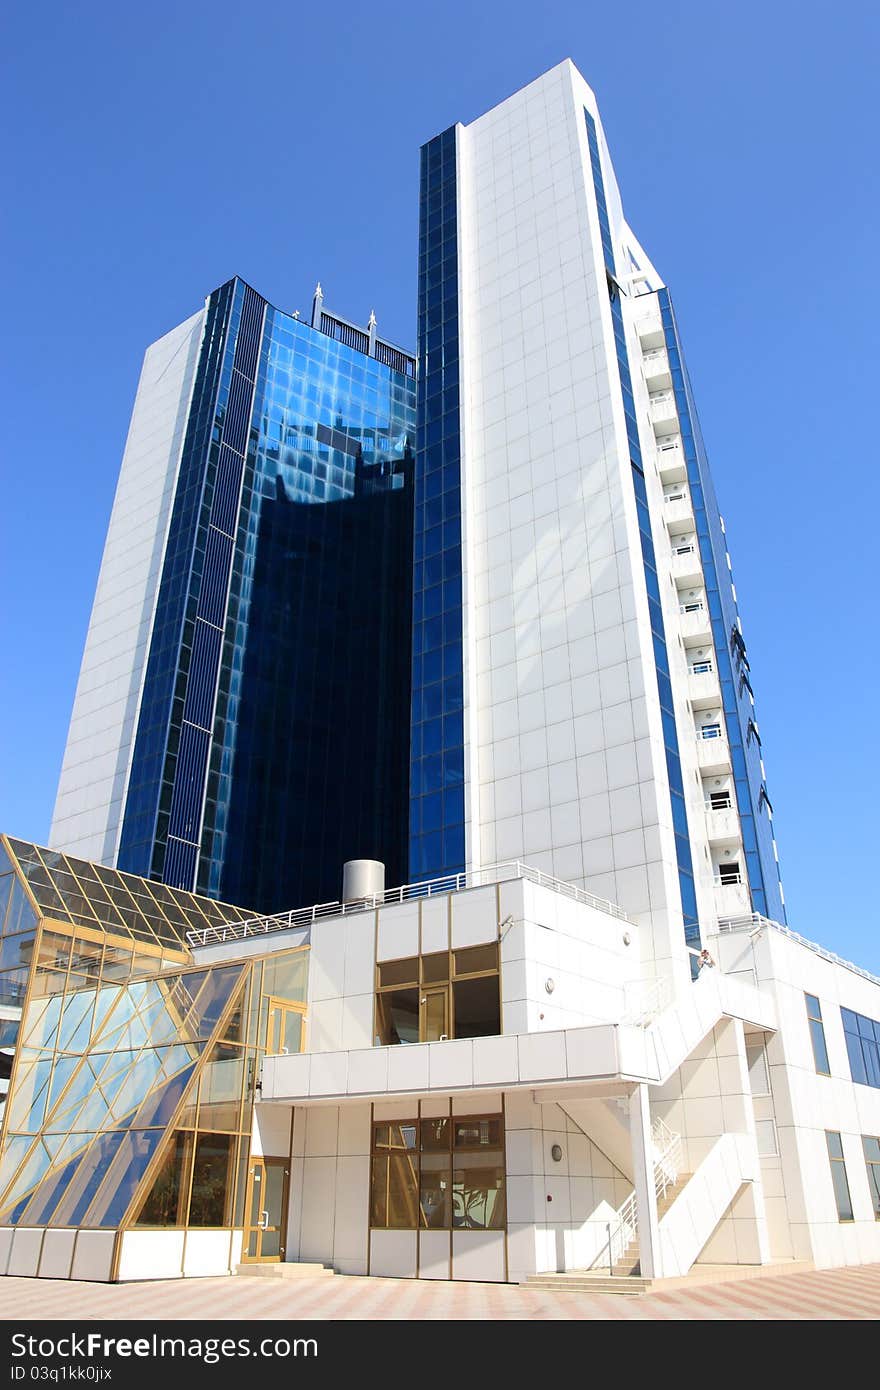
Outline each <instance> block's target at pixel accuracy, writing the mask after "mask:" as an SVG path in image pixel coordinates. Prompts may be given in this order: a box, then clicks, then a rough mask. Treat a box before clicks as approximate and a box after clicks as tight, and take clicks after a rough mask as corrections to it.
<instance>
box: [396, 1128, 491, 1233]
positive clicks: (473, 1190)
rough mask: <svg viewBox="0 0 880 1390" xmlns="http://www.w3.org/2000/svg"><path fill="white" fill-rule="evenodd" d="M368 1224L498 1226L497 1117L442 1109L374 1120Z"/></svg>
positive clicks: (475, 1228)
mask: <svg viewBox="0 0 880 1390" xmlns="http://www.w3.org/2000/svg"><path fill="white" fill-rule="evenodd" d="M370 1225H371V1226H374V1227H380V1228H383V1227H384V1228H386V1229H393V1230H403V1231H414V1230H416V1229H418V1228H421V1229H422V1230H439V1231H448V1230H466V1231H499V1230H503V1229H504V1226H505V1200H504V1121H503V1119H502V1117H501V1116H500V1115H451V1116H447V1115H443V1116H439V1117H437V1118H431V1119H422V1120H395V1121H394V1122H393V1123H377V1124H374V1125H373V1160H372V1178H371V1185H370Z"/></svg>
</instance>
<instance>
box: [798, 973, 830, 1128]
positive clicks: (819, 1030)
mask: <svg viewBox="0 0 880 1390" xmlns="http://www.w3.org/2000/svg"><path fill="white" fill-rule="evenodd" d="M811 1000H814V1001H815V1004H816V1013H815V1014H811V1013H810V1001H811ZM804 1005H805V1007H806V1010H807V1026H808V1028H809V1032H810V1045H811V1047H812V1049H813V1064H814V1066H815V1068H816V1075H817V1076H828V1077H830V1076H831V1062H830V1060H829V1057H828V1040H827V1038H826V1037H825V1023H824V1020H823V1018H822V1004H821V1002H820V1000H819V996H818V995H816V994H808V993H807V991H806V990H804ZM814 1025H815V1026H814ZM817 1038H818V1039H819V1040H820V1041H821V1048H822V1053H823V1055H824V1058H825V1066H824V1067H821V1066H820V1065H819V1052H818V1050H817V1042H816V1040H817ZM830 1132H832V1133H833V1131H830Z"/></svg>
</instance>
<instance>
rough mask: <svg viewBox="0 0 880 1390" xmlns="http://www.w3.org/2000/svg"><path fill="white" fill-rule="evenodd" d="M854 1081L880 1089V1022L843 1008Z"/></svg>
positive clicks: (847, 1046)
mask: <svg viewBox="0 0 880 1390" xmlns="http://www.w3.org/2000/svg"><path fill="white" fill-rule="evenodd" d="M840 1017H841V1019H842V1020H843V1033H844V1037H845V1038H846V1050H847V1052H848V1053H849V1066H850V1071H851V1072H852V1079H853V1081H858V1082H860V1083H861V1085H863V1086H876V1087H878V1089H880V1023H877V1022H876V1020H875V1019H873V1018H866V1017H865V1015H864V1014H856V1013H853V1011H852V1009H841V1011H840Z"/></svg>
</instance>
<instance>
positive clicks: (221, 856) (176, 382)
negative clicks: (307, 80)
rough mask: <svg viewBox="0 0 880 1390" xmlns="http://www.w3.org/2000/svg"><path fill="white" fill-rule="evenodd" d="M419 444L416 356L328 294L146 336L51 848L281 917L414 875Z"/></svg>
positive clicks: (250, 295)
mask: <svg viewBox="0 0 880 1390" xmlns="http://www.w3.org/2000/svg"><path fill="white" fill-rule="evenodd" d="M414 437H415V362H414V360H413V359H412V358H411V357H408V356H407V355H406V354H405V353H403V352H400V351H399V350H398V349H396V348H393V347H391V346H390V345H389V344H387V343H384V342H383V341H382V340H381V339H379V338H377V336H376V333H375V324H374V322H371V325H370V328H369V330H368V331H366V332H365V331H362V330H360V329H358V328H356V327H355V326H353V325H351V324H348V323H346V322H344V321H343V320H341V319H338V318H336V317H335V316H333V315H330V314H328V313H327V312H325V310H324V308H323V298H322V295H321V293H320V290H319V292H318V293H317V294H316V297H315V302H314V306H313V313H312V323H311V324H306V323H303V322H301V321H300V320H299V319H298V318H297V317H296V316H292V315H289V314H284V313H281V312H280V311H279V310H277V309H274V308H273V307H272V306H271V305H269V304H267V303H266V301H265V300H264V299H262V298H261V297H260V296H259V295H258V294H256V293H255V292H254V291H253V290H252V289H250V287H249V286H247V285H245V284H244V282H243V281H241V280H233V281H230V282H229V283H228V284H226V285H223V286H222V287H221V288H220V289H218V290H216V291H215V292H214V293H213V294H212V295H210V296H209V298H208V301H207V304H206V306H205V309H204V310H203V311H202V312H201V313H199V314H197V315H195V316H194V317H193V318H192V319H190V320H188V321H187V322H186V323H185V324H182V325H181V326H180V328H178V329H175V330H173V331H172V332H171V333H170V334H168V335H166V337H165V338H163V339H161V340H160V341H159V342H158V343H156V344H154V345H153V347H152V348H150V350H149V351H148V353H147V357H146V360H145V364H144V371H143V375H142V378H141V384H140V387H139V390H138V396H137V400H136V403H135V409H134V413H133V416H132V424H131V430H130V433H129V439H128V444H127V446H126V454H125V459H124V461H123V467H122V472H121V475H120V482H119V487H118V490H117V497H116V502H115V504H114V511H113V517H112V519H111V524H110V531H109V534H108V540H107V546H106V550H105V556H104V562H103V565H102V570H101V575H100V577H99V582H98V592H97V595H96V599H95V606H94V610H93V614H92V622H91V626H90V629H89V636H88V639H87V642H86V651H85V655H84V658H83V665H82V670H81V674H80V683H79V686H78V691H77V697H76V703H75V707H74V712H73V716H72V721H71V728H70V735H69V739H68V746H67V750H66V754H65V763H64V768H63V771H62V776H61V782H60V785H59V791H58V800H57V804H56V810H55V818H54V821H53V827H52V842H53V844H55V845H56V846H58V847H62V848H64V849H67V850H70V852H71V853H76V854H78V855H80V856H82V857H86V858H91V859H97V860H100V861H102V862H105V863H114V864H118V865H119V867H121V868H123V869H126V870H128V871H130V872H133V873H137V874H139V875H142V876H144V877H149V878H152V879H156V880H159V881H161V882H164V883H167V884H170V885H173V886H175V887H182V888H188V889H195V888H197V889H198V891H199V892H201V893H206V894H208V895H210V896H211V897H218V898H228V897H233V898H235V899H236V900H238V901H241V900H244V901H248V902H252V903H253V904H254V905H255V906H256V907H258V908H261V909H263V910H266V911H270V910H275V909H278V908H282V907H288V906H289V905H290V903H291V902H303V901H311V900H314V899H319V898H331V897H333V896H334V894H335V891H336V885H337V880H338V876H339V866H340V864H341V862H342V860H343V859H344V858H346V857H355V856H358V855H361V856H363V855H375V856H377V857H379V858H381V859H382V860H383V861H385V862H386V863H387V865H388V868H389V872H390V873H391V874H392V875H393V876H394V877H396V878H405V877H406V854H407V832H408V819H407V811H408V800H407V799H408V761H409V746H408V741H409V732H408V730H409V705H410V640H411V638H410V629H411V593H412V503H413V499H412V463H411V449H412V445H413V443H414ZM108 640H109V641H110V642H111V645H112V657H110V659H109V660H108V648H107V643H108Z"/></svg>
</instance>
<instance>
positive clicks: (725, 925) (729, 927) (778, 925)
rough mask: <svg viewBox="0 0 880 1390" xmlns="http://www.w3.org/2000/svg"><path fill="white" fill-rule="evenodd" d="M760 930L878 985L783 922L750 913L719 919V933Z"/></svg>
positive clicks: (876, 980)
mask: <svg viewBox="0 0 880 1390" xmlns="http://www.w3.org/2000/svg"><path fill="white" fill-rule="evenodd" d="M762 928H766V929H767V930H768V931H778V932H780V933H781V934H782V936H787V937H788V938H789V940H790V941H796V942H797V944H798V945H799V946H806V948H807V950H808V951H814V952H815V954H816V955H817V956H821V957H822V959H823V960H830V961H831V962H832V964H833V965H842V966H843V968H844V970H851V971H852V972H853V974H855V975H861V977H862V979H863V980H870V981H871V983H872V984H874V985H880V975H872V974H871V972H870V970H863V969H862V967H861V966H860V965H854V964H853V962H852V961H851V960H846V959H845V957H844V956H838V955H836V954H835V952H834V951H827V950H826V949H825V947H824V946H820V945H819V944H818V943H817V942H815V941H810V940H809V938H808V937H806V936H801V935H800V933H799V932H796V931H792V929H791V927H787V926H785V924H784V923H783V922H774V921H773V919H772V917H762V916H761V914H760V912H750V913H748V915H747V916H745V917H719V918H718V930H719V932H722V933H724V932H737V931H747V932H749V934H750V935H751V934H752V933H754V935H755V936H760V934H761V930H762Z"/></svg>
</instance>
